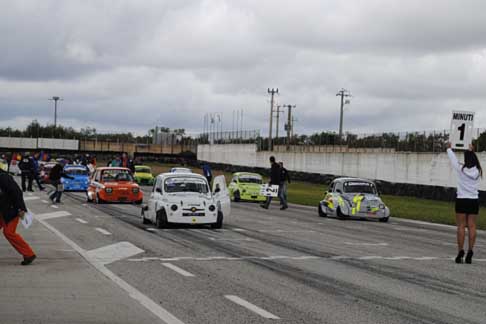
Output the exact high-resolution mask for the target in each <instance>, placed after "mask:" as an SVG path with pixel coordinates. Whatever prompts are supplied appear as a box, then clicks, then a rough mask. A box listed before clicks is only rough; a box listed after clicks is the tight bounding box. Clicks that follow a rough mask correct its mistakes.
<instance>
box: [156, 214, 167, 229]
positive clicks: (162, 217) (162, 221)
mask: <svg viewBox="0 0 486 324" xmlns="http://www.w3.org/2000/svg"><path fill="white" fill-rule="evenodd" d="M155 226H156V227H157V228H165V227H167V214H166V213H165V210H159V211H158V212H157V215H156V217H155Z"/></svg>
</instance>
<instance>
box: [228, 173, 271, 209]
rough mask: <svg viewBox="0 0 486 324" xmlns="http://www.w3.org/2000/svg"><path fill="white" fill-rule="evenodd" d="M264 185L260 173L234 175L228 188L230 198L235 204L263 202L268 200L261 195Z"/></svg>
mask: <svg viewBox="0 0 486 324" xmlns="http://www.w3.org/2000/svg"><path fill="white" fill-rule="evenodd" d="M262 183H263V180H262V176H261V175H259V174H258V173H250V172H237V173H234V174H233V178H232V180H231V182H230V184H229V186H228V189H229V192H230V197H231V199H233V201H235V202H238V201H241V200H245V201H256V202H263V201H265V200H267V198H266V197H265V196H263V195H261V194H260V189H261V187H262Z"/></svg>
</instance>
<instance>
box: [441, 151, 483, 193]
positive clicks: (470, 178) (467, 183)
mask: <svg viewBox="0 0 486 324" xmlns="http://www.w3.org/2000/svg"><path fill="white" fill-rule="evenodd" d="M447 155H448V156H449V160H450V161H451V164H452V168H453V169H454V171H455V172H456V175H457V198H459V199H478V197H479V192H478V190H479V184H480V181H481V176H480V173H479V170H478V168H476V167H473V168H464V169H463V168H462V167H463V165H462V164H461V163H459V161H458V160H457V156H456V154H455V153H454V152H453V151H452V150H451V149H447Z"/></svg>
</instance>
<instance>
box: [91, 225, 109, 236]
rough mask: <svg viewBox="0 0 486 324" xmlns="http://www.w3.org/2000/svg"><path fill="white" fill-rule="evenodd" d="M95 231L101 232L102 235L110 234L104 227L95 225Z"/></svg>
mask: <svg viewBox="0 0 486 324" xmlns="http://www.w3.org/2000/svg"><path fill="white" fill-rule="evenodd" d="M95 231H98V232H100V233H101V234H103V235H111V233H110V232H108V231H107V230H105V229H103V228H100V227H96V228H95Z"/></svg>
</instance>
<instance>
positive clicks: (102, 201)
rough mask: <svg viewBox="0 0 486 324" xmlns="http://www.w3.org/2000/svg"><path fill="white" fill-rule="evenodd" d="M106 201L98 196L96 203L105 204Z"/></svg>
mask: <svg viewBox="0 0 486 324" xmlns="http://www.w3.org/2000/svg"><path fill="white" fill-rule="evenodd" d="M104 202H105V201H104V200H103V199H101V198H100V195H99V194H96V203H97V204H103V203H104Z"/></svg>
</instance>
